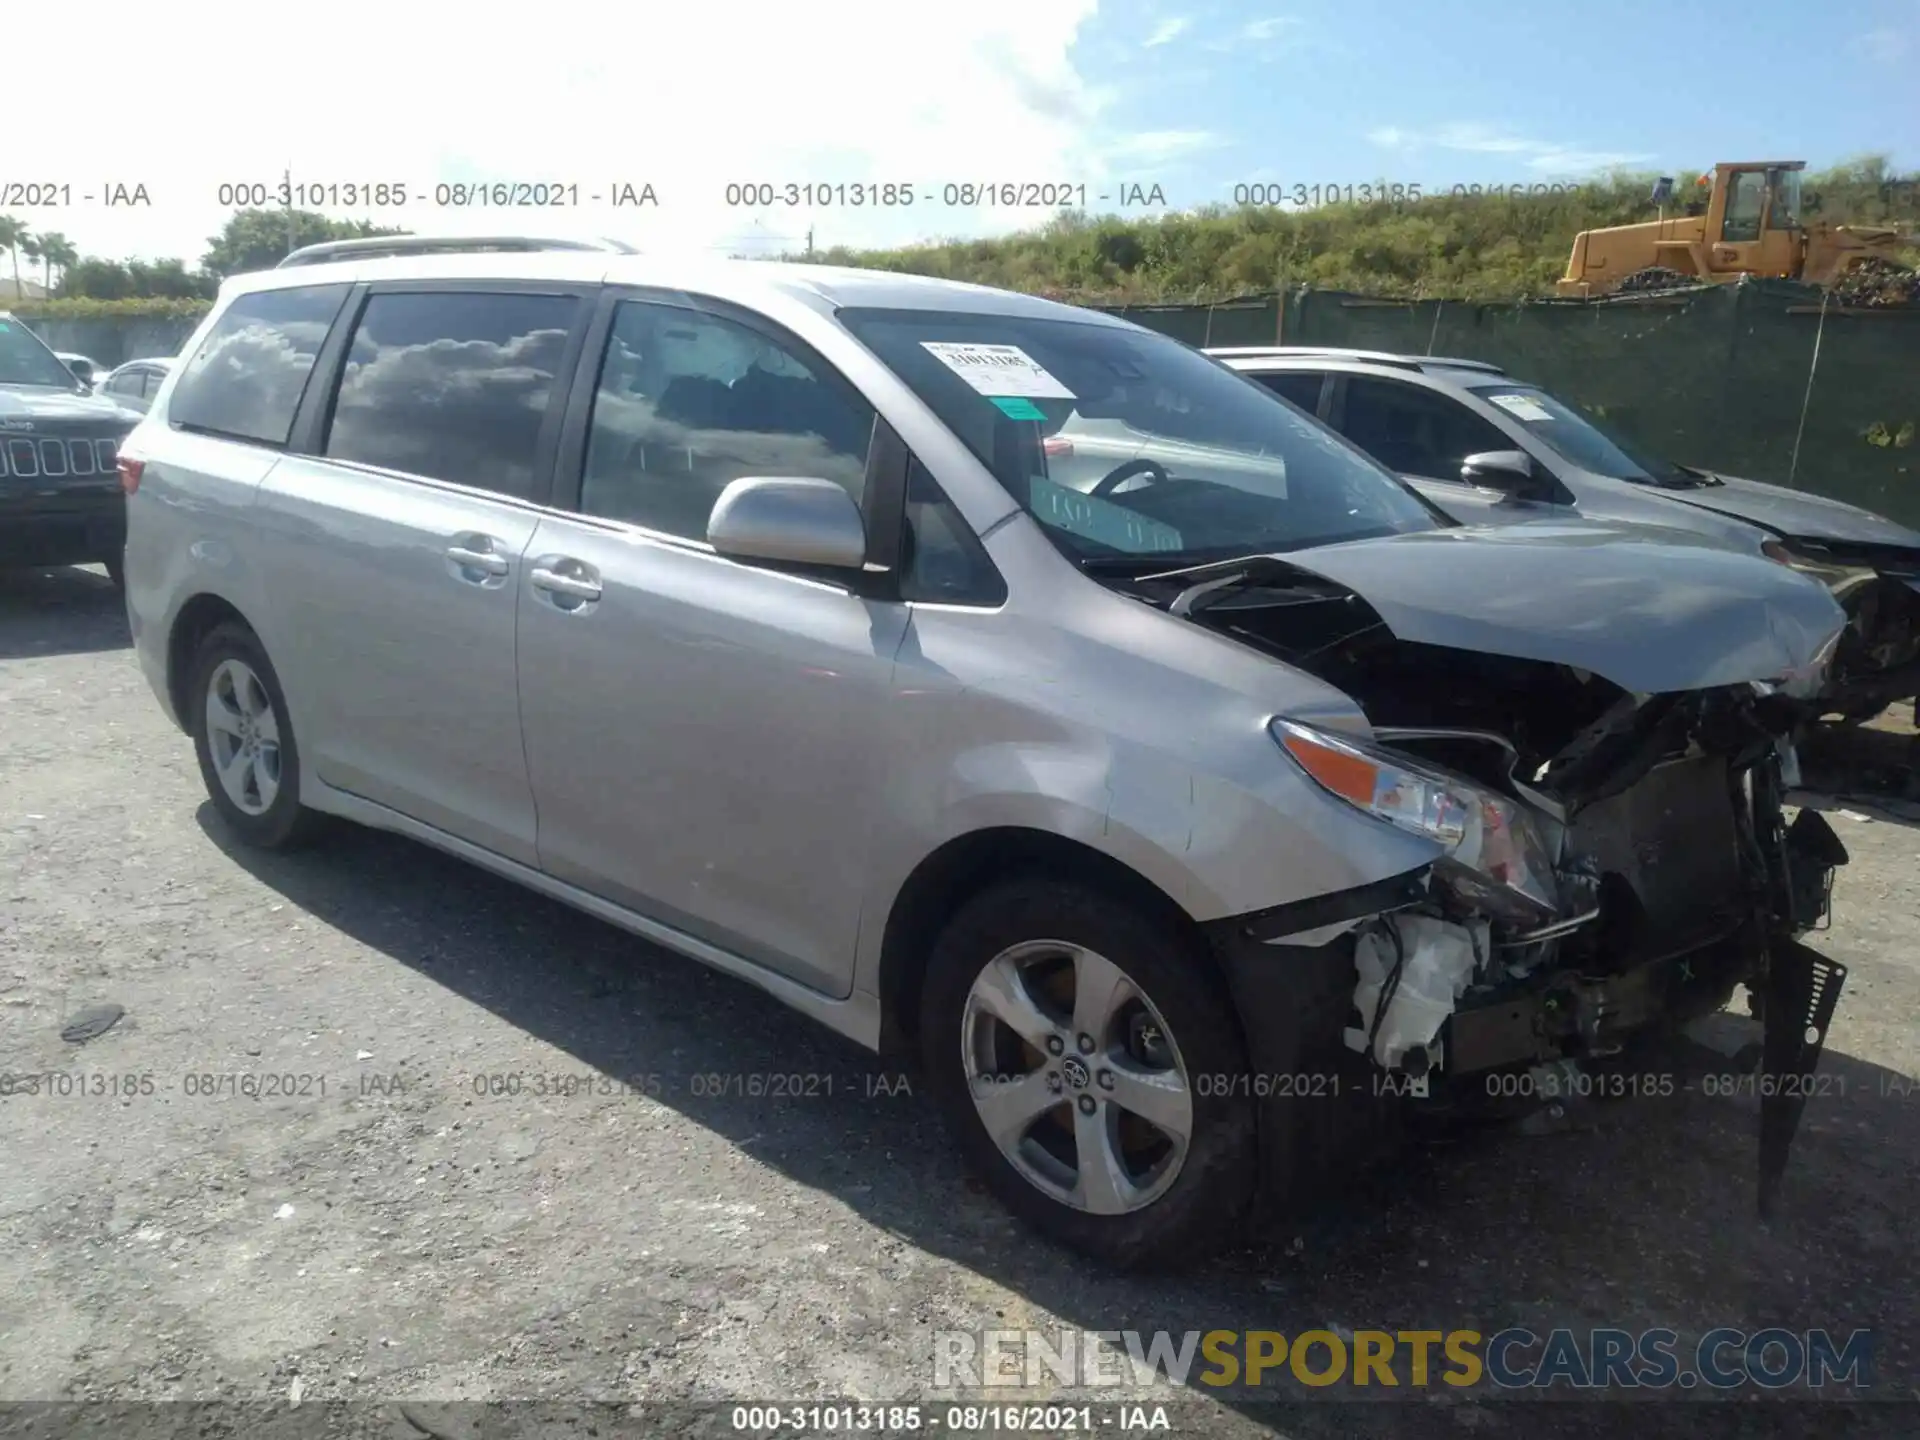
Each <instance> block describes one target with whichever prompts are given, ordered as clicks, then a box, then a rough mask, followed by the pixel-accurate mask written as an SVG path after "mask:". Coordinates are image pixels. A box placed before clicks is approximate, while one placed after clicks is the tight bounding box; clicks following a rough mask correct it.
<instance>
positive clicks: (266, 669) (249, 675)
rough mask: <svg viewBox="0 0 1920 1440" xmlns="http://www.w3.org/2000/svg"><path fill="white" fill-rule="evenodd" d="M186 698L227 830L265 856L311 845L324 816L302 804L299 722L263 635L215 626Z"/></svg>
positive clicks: (199, 652)
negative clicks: (295, 724) (291, 713)
mask: <svg viewBox="0 0 1920 1440" xmlns="http://www.w3.org/2000/svg"><path fill="white" fill-rule="evenodd" d="M187 695H188V704H189V707H190V709H191V711H192V714H191V716H190V723H191V725H192V728H193V749H194V754H195V755H196V756H197V757H198V759H199V761H200V777H201V779H202V780H204V781H205V782H206V786H207V794H208V796H209V797H210V798H211V799H212V800H213V805H214V808H215V809H216V810H218V811H219V812H220V818H221V819H222V820H223V821H225V822H226V825H227V828H228V829H230V830H232V831H233V833H234V834H235V835H237V836H239V837H240V839H242V840H244V841H245V842H246V843H247V844H249V845H252V846H255V847H257V848H259V849H263V850H284V849H290V848H292V847H294V846H296V845H299V844H302V843H304V842H306V841H307V840H309V839H311V838H312V837H313V835H314V834H315V833H316V832H317V830H318V829H319V827H320V820H321V817H320V816H319V815H318V814H317V813H315V812H314V811H312V810H309V809H307V808H306V807H305V806H304V805H302V804H301V803H300V750H299V747H298V745H296V744H295V742H294V737H293V721H292V718H291V717H290V716H289V715H288V713H287V700H286V696H285V695H284V694H282V693H281V690H280V678H279V676H277V675H276V674H275V673H274V670H273V662H272V661H270V660H269V659H268V658H267V652H266V649H265V647H264V646H262V645H261V643H260V640H259V637H258V636H256V635H255V634H254V633H253V632H252V631H251V630H249V629H247V628H246V626H244V625H238V624H226V625H218V626H215V627H214V628H213V629H212V630H211V631H209V632H208V633H207V636H206V638H205V639H203V640H202V641H201V642H200V645H199V647H198V648H197V649H196V650H195V651H194V661H193V671H192V677H191V679H190V680H189V682H188V689H187Z"/></svg>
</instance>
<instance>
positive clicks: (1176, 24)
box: [1146, 15, 1193, 50]
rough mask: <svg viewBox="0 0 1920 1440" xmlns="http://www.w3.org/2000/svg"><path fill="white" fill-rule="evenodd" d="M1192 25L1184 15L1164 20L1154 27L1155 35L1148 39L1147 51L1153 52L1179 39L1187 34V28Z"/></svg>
mask: <svg viewBox="0 0 1920 1440" xmlns="http://www.w3.org/2000/svg"><path fill="white" fill-rule="evenodd" d="M1192 24H1193V22H1192V21H1191V20H1189V19H1187V18H1186V17H1185V16H1184V15H1176V16H1174V17H1173V18H1172V19H1169V20H1162V21H1161V22H1160V23H1159V24H1158V25H1156V26H1155V27H1154V30H1153V33H1152V34H1151V35H1149V36H1148V37H1147V39H1146V47H1147V49H1149V50H1152V49H1155V48H1156V47H1158V46H1161V45H1165V44H1167V43H1169V42H1170V41H1173V40H1177V39H1179V38H1180V36H1182V35H1183V34H1185V33H1186V31H1187V27H1188V26H1190V25H1192Z"/></svg>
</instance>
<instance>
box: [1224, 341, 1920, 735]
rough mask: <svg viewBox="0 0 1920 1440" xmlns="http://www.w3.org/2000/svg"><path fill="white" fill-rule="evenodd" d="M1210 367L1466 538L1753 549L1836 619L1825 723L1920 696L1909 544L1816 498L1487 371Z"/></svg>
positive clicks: (1364, 365)
mask: <svg viewBox="0 0 1920 1440" xmlns="http://www.w3.org/2000/svg"><path fill="white" fill-rule="evenodd" d="M1208 353H1209V354H1211V355H1213V356H1215V357H1216V358H1218V359H1220V360H1222V361H1224V362H1225V363H1226V364H1227V365H1229V366H1231V367H1232V368H1233V369H1235V370H1237V371H1239V372H1240V373H1241V374H1243V375H1248V376H1251V377H1252V378H1253V379H1255V380H1258V381H1259V382H1260V383H1261V384H1262V385H1265V386H1266V387H1267V388H1268V389H1270V390H1272V391H1273V392H1274V393H1275V394H1277V395H1280V396H1281V397H1282V398H1284V399H1287V400H1290V401H1292V402H1293V403H1294V404H1295V405H1298V406H1299V407H1300V408H1301V409H1303V410H1305V411H1306V412H1307V413H1308V414H1310V415H1317V416H1319V417H1320V418H1321V419H1323V420H1325V421H1326V422H1327V423H1328V424H1329V425H1331V426H1333V428H1334V429H1336V430H1338V431H1339V432H1340V433H1341V434H1343V435H1345V436H1346V437H1347V438H1348V439H1349V440H1351V441H1353V443H1354V444H1356V445H1358V446H1360V448H1361V449H1363V450H1365V451H1366V452H1367V453H1368V454H1369V455H1371V456H1373V457H1374V459H1376V460H1378V461H1380V463H1381V464H1383V465H1386V466H1388V467H1390V468H1391V469H1393V470H1395V471H1396V472H1398V473H1399V474H1400V475H1402V476H1404V477H1405V478H1406V479H1407V480H1408V481H1410V482H1411V483H1412V484H1413V485H1414V486H1415V488H1417V489H1418V490H1419V491H1420V492H1421V494H1423V495H1425V496H1426V497H1427V498H1428V499H1430V500H1432V501H1433V502H1434V503H1435V504H1436V505H1438V506H1440V507H1441V508H1442V509H1444V510H1445V511H1446V512H1447V513H1448V514H1449V515H1452V516H1453V517H1454V518H1456V519H1458V520H1462V521H1465V522H1467V523H1469V524H1507V523H1512V522H1515V521H1520V522H1531V521H1538V520H1540V519H1555V518H1566V517H1569V516H1582V517H1586V518H1589V519H1595V520H1603V521H1609V522H1627V523H1633V524H1642V525H1677V526H1680V527H1681V528H1683V529H1693V530H1697V531H1699V532H1700V533H1702V534H1704V535H1710V536H1714V537H1717V538H1720V539H1723V540H1726V541H1728V542H1730V543H1735V544H1743V545H1745V546H1747V547H1748V548H1750V549H1751V548H1755V547H1757V548H1759V549H1761V550H1763V551H1764V552H1765V553H1766V554H1768V555H1769V556H1771V557H1772V558H1773V559H1775V560H1777V561H1779V562H1780V563H1781V564H1783V565H1790V566H1792V567H1794V568H1795V569H1798V570H1801V571H1803V572H1804V573H1806V574H1808V575H1811V576H1813V577H1815V578H1816V579H1818V580H1820V581H1821V582H1822V583H1824V584H1826V585H1827V586H1829V587H1830V588H1831V589H1832V591H1833V593H1834V596H1835V598H1836V599H1838V600H1839V601H1840V602H1841V604H1842V605H1843V606H1844V607H1845V609H1846V611H1847V619H1848V625H1847V632H1846V635H1845V637H1844V638H1843V640H1842V643H1841V646H1840V649H1839V652H1838V654H1837V655H1836V656H1835V659H1834V664H1833V666H1832V671H1831V674H1830V677H1829V681H1828V685H1827V692H1826V694H1825V696H1824V697H1823V700H1822V709H1823V710H1824V711H1825V712H1826V713H1829V714H1834V715H1838V716H1839V717H1840V718H1841V719H1843V720H1847V721H1859V720H1869V719H1871V718H1873V717H1874V716H1875V715H1877V714H1879V713H1880V712H1881V711H1883V710H1885V709H1886V708H1887V706H1888V705H1889V704H1891V703H1893V702H1895V701H1899V700H1911V699H1913V697H1914V696H1915V695H1916V693H1920V532H1915V531H1913V530H1910V529H1908V528H1907V527H1906V526H1904V525H1899V524H1896V523H1895V522H1894V521H1892V520H1889V519H1887V518H1886V517H1884V516H1881V515H1875V514H1873V513H1872V512H1871V511H1867V510H1862V509H1860V508H1859V507H1857V506H1854V505H1848V504H1845V503H1844V502H1842V501H1839V500H1832V499H1829V498H1827V497H1826V496H1824V495H1812V494H1808V493H1807V492H1806V491H1803V490H1789V489H1787V488H1786V487H1784V486H1780V485H1768V484H1765V483H1763V482H1761V481H1757V480H1742V479H1740V478H1738V477H1737V476H1733V475H1723V474H1720V473H1719V472H1717V471H1713V470H1702V469H1699V468H1697V467H1695V466H1691V465H1681V464H1677V463H1676V462H1674V461H1672V460H1669V459H1668V458H1667V457H1666V456H1664V455H1660V454H1657V453H1655V452H1653V451H1651V450H1649V449H1647V448H1646V447H1645V446H1643V445H1640V444H1637V443H1636V442H1635V441H1633V440H1631V439H1630V438H1628V437H1627V436H1625V435H1622V434H1620V433H1618V432H1617V431H1615V430H1614V429H1612V428H1611V427H1609V426H1608V425H1607V424H1606V423H1605V422H1604V421H1602V420H1600V419H1599V418H1597V417H1596V416H1593V415H1589V414H1587V413H1585V412H1584V411H1582V410H1580V409H1579V408H1578V407H1576V406H1574V405H1571V404H1569V403H1568V402H1566V401H1565V400H1562V399H1560V398H1559V397H1558V396H1555V395H1552V394H1550V393H1548V392H1547V391H1545V390H1542V389H1541V388H1540V387H1539V386H1537V385H1530V384H1528V383H1527V382H1525V381H1524V380H1519V379H1516V378H1514V377H1513V376H1511V375H1508V374H1506V373H1505V372H1504V371H1502V370H1501V369H1500V367H1499V366H1497V365H1489V364H1487V363H1486V362H1484V361H1479V360H1461V359H1449V358H1445V357H1438V356H1423V355H1394V354H1388V353H1384V352H1380V351H1368V350H1318V349H1313V348H1310V347H1279V348H1273V349H1217V350H1211V351H1209V352H1208ZM1915 718H1916V719H1920V711H1917V712H1916V716H1915Z"/></svg>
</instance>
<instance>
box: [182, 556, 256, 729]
mask: <svg viewBox="0 0 1920 1440" xmlns="http://www.w3.org/2000/svg"><path fill="white" fill-rule="evenodd" d="M228 623H238V624H241V625H244V626H246V627H247V629H248V630H250V631H252V632H253V634H254V635H256V636H257V635H259V633H260V632H259V631H258V630H257V629H255V628H254V625H253V622H252V621H251V620H249V619H248V618H247V617H246V615H245V614H244V613H242V611H241V610H240V607H239V606H237V605H235V604H234V603H233V602H232V601H231V600H229V599H227V598H226V597H225V596H224V595H218V594H215V593H214V592H213V591H211V590H203V591H201V592H200V593H199V594H197V595H195V596H194V597H193V598H192V599H190V600H188V601H187V602H186V604H184V605H182V606H181V607H180V610H179V613H178V614H176V615H175V616H174V618H173V628H172V629H170V630H169V631H168V632H167V700H168V702H169V703H170V704H171V705H172V706H173V713H174V716H175V717H176V718H177V719H178V721H179V723H180V728H181V729H183V730H185V729H187V728H188V726H189V721H188V717H189V716H190V715H191V714H192V713H193V709H192V706H191V704H190V703H189V700H190V697H189V696H188V694H187V682H188V679H189V678H190V676H191V673H192V670H193V655H194V652H195V651H196V650H198V649H199V648H200V642H201V641H202V640H204V639H205V638H206V637H207V636H208V635H209V634H211V633H212V632H213V630H214V629H215V628H216V627H218V626H220V625H224V624H228ZM263 643H264V642H263Z"/></svg>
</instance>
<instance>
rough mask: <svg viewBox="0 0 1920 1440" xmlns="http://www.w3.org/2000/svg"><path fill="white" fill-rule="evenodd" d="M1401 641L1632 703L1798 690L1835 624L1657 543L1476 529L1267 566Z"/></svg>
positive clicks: (1814, 585) (1816, 591)
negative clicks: (1729, 689) (1662, 696)
mask: <svg viewBox="0 0 1920 1440" xmlns="http://www.w3.org/2000/svg"><path fill="white" fill-rule="evenodd" d="M1277 558H1279V559H1281V560H1283V561H1284V562H1285V563H1287V564H1288V565H1291V566H1294V567H1297V568H1298V569H1301V570H1305V571H1308V572H1310V573H1312V574H1314V575H1318V576H1321V577H1323V578H1325V579H1328V580H1332V581H1334V582H1336V583H1337V584H1340V585H1344V586H1346V587H1347V588H1348V589H1350V590H1352V591H1353V592H1354V593H1355V594H1357V595H1359V596H1360V598H1361V599H1363V600H1365V601H1366V602H1367V604H1369V605H1370V606H1372V607H1373V609H1374V610H1375V612H1377V613H1378V614H1379V616H1380V619H1381V620H1382V621H1383V622H1384V623H1385V625H1386V626H1387V628H1388V629H1389V630H1391V631H1392V632H1393V634H1394V635H1395V636H1396V637H1398V638H1399V639H1402V640H1408V641H1413V642H1416V643H1421V644H1428V645H1446V646H1451V647H1453V648H1454V649H1459V650H1475V651H1480V652H1482V653H1485V654H1490V655H1510V656H1514V657H1516V658H1520V659H1526V660H1543V661H1547V662H1549V663H1555V664H1563V665H1571V666H1573V667H1575V668H1576V669H1580V670H1589V671H1592V672H1593V673H1594V674H1596V675H1599V676H1602V677H1603V678H1605V679H1607V680H1611V681H1612V682H1613V683H1614V684H1616V685H1618V686H1620V687H1621V688H1622V689H1625V690H1629V691H1633V692H1636V693H1640V694H1654V693H1659V692H1663V691H1674V690H1700V689H1706V688H1708V687H1711V686H1716V685H1737V684H1741V683H1744V682H1746V681H1749V680H1766V681H1783V680H1795V679H1799V680H1802V681H1804V680H1806V679H1807V678H1809V676H1810V672H1811V670H1812V667H1814V666H1815V665H1816V664H1820V663H1824V661H1825V660H1826V659H1827V658H1828V657H1829V656H1830V654H1831V649H1832V646H1833V644H1834V642H1835V640H1836V639H1837V638H1838V636H1839V634H1840V631H1841V629H1842V627H1843V626H1844V625H1845V623H1846V615H1845V613H1844V612H1843V611H1842V610H1841V608H1840V606H1839V605H1838V604H1836V603H1835V601H1834V599H1833V597H1832V596H1831V595H1830V594H1828V593H1827V590H1826V588H1825V587H1824V586H1822V585H1821V584H1819V583H1818V582H1817V581H1814V580H1810V579H1808V578H1807V577H1805V576H1803V575H1800V574H1798V573H1796V572H1794V571H1792V570H1790V569H1788V568H1787V567H1786V566H1784V565H1776V564H1774V563H1773V562H1772V561H1769V560H1763V559H1761V558H1760V557H1758V556H1750V555H1742V554H1739V553H1737V552H1735V551H1732V550H1726V549H1719V548H1712V547H1710V546H1704V545H1698V544H1690V543H1687V542H1685V541H1684V540H1680V539H1675V538H1668V537H1666V536H1664V535H1661V534H1659V533H1657V532H1654V531H1633V530H1628V529H1609V528H1605V527H1601V526H1593V525H1577V524H1568V525H1547V524H1539V525H1525V526H1511V525H1505V526H1473V527H1461V528H1457V529H1454V528H1450V529H1445V530H1428V531H1421V532H1417V533H1414V534H1410V535H1392V536H1387V537H1384V538H1382V539H1377V540H1354V541H1348V542H1346V543H1344V544H1339V545H1327V546H1321V547H1318V548H1316V549H1311V550H1296V551H1289V552H1288V553H1286V554H1285V555H1282V556H1279V557H1277Z"/></svg>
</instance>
